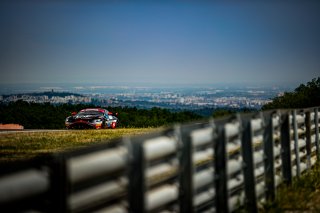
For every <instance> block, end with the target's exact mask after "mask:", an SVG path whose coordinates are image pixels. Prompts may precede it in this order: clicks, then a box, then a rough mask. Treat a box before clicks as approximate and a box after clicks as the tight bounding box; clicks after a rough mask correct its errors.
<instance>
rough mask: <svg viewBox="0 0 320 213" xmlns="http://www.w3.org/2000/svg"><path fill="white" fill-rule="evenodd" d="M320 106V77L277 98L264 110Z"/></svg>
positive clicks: (265, 106)
mask: <svg viewBox="0 0 320 213" xmlns="http://www.w3.org/2000/svg"><path fill="white" fill-rule="evenodd" d="M315 106H320V77H318V78H314V79H312V81H310V82H308V83H307V84H306V85H304V84H300V86H299V87H297V88H296V89H295V90H294V91H293V92H286V93H284V95H283V96H279V97H275V98H273V99H272V102H271V103H268V104H266V105H264V106H263V107H262V109H263V110H267V109H279V108H307V107H315Z"/></svg>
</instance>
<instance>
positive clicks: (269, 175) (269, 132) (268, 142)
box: [263, 113, 275, 202]
mask: <svg viewBox="0 0 320 213" xmlns="http://www.w3.org/2000/svg"><path fill="white" fill-rule="evenodd" d="M273 115H274V113H270V114H267V116H266V118H265V129H264V133H263V138H264V154H265V159H264V160H265V161H264V167H265V181H266V199H267V200H268V201H271V202H272V201H274V199H275V172H274V153H273V147H274V139H273V133H274V131H273V130H274V126H273Z"/></svg>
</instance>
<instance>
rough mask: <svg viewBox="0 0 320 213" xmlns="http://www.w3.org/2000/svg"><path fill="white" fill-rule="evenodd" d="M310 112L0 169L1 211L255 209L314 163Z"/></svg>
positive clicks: (237, 119)
mask: <svg viewBox="0 0 320 213" xmlns="http://www.w3.org/2000/svg"><path fill="white" fill-rule="evenodd" d="M319 117H320V113H319V108H309V109H301V110H276V111H267V112H259V113H251V114H238V115H236V116H230V117H227V118H223V119H219V120H215V121H213V120H210V121H209V122H200V123H195V124H186V125H176V126H175V127H173V128H170V129H167V130H165V131H162V132H157V133H152V134H150V135H143V136H138V137H132V138H123V139H119V140H115V141H112V142H108V143H106V144H102V145H95V146H93V147H89V148H85V149H81V150H77V151H72V152H68V153H61V154H54V155H49V156H46V157H39V158H37V159H34V160H30V161H27V162H23V163H21V162H20V163H19V162H17V163H10V164H3V165H1V171H0V209H1V211H4V212H27V211H32V212H92V211H94V212H109V213H128V212H136V213H143V212H233V211H235V210H237V209H239V208H240V207H241V208H245V209H246V210H247V211H248V212H258V204H259V203H263V202H266V201H272V200H273V199H274V198H275V194H276V190H277V187H278V186H279V184H281V183H283V182H285V183H287V184H290V183H291V181H292V178H293V177H295V176H297V177H299V176H300V175H301V174H302V173H304V172H307V171H308V170H309V169H310V168H312V166H313V165H314V164H315V163H316V161H317V160H318V159H319V127H320V126H319Z"/></svg>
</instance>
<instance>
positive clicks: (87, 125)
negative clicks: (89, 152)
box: [65, 108, 119, 129]
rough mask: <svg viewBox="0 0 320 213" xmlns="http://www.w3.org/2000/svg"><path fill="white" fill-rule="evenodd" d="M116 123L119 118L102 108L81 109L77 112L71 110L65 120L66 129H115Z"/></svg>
mask: <svg viewBox="0 0 320 213" xmlns="http://www.w3.org/2000/svg"><path fill="white" fill-rule="evenodd" d="M116 115H117V113H116ZM118 124H119V119H118V118H117V117H116V116H115V115H113V113H112V112H110V111H108V110H106V109H102V108H87V109H82V110H80V111H79V112H78V113H76V112H73V113H72V115H71V116H69V117H67V118H66V120H65V125H66V128H67V129H106V128H111V129H115V128H116V127H117V126H118Z"/></svg>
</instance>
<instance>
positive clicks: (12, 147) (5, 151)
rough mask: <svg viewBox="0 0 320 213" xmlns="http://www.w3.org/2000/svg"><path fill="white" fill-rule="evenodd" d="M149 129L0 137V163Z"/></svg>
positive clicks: (63, 132) (77, 131) (23, 134)
mask: <svg viewBox="0 0 320 213" xmlns="http://www.w3.org/2000/svg"><path fill="white" fill-rule="evenodd" d="M153 130H155V129H153V128H119V129H103V130H70V131H55V132H18V133H7V134H3V133H2V134H0V162H8V161H15V160H23V159H29V158H33V157H36V156H39V155H42V154H45V153H54V152H61V151H66V150H72V149H76V148H80V147H84V146H90V145H92V144H97V143H106V142H108V141H110V140H113V139H116V138H120V137H122V136H134V135H138V134H144V133H148V132H150V131H153Z"/></svg>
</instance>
